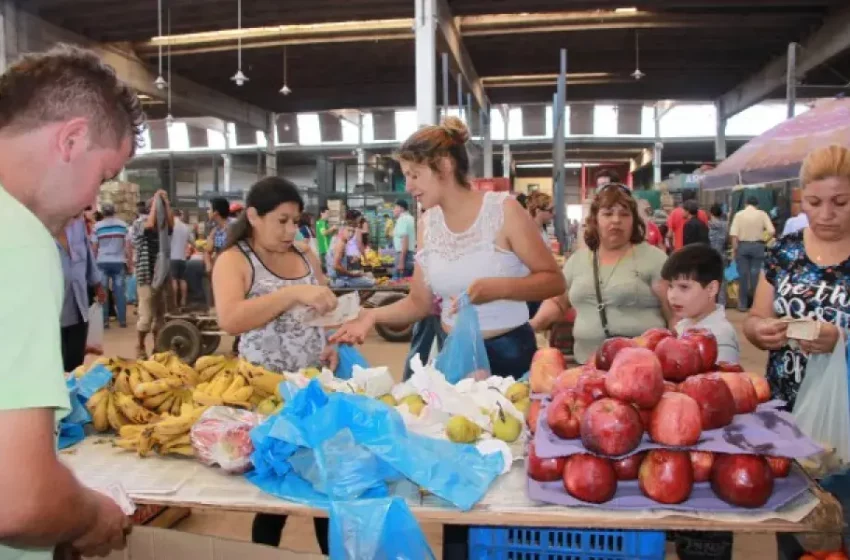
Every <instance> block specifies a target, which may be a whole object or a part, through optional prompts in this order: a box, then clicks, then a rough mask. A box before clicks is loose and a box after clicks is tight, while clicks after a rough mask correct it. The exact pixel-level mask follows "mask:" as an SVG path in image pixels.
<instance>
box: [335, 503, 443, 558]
mask: <svg viewBox="0 0 850 560" xmlns="http://www.w3.org/2000/svg"><path fill="white" fill-rule="evenodd" d="M330 511H331V522H330V531H329V537H330V539H329V540H330V543H329V544H330V557H331V558H334V559H335V560H337V559H340V560H341V559H346V560H348V559H351V560H363V559H372V558H381V559H383V558H392V559H394V560H395V559H399V560H429V559H433V558H434V554H433V553H432V552H431V548H430V547H429V546H428V541H427V540H426V539H425V535H424V534H423V533H422V529H420V528H419V524H418V523H417V522H416V518H415V517H413V514H412V513H411V512H410V508H408V507H407V504H406V503H405V502H404V500H402V499H401V498H380V499H374V500H358V501H353V502H333V503H332V504H331V510H330Z"/></svg>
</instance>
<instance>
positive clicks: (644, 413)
mask: <svg viewBox="0 0 850 560" xmlns="http://www.w3.org/2000/svg"><path fill="white" fill-rule="evenodd" d="M632 406H633V407H635V410H637V413H638V416H640V424H641V426H643V429H644V430H648V429H649V422H650V421H651V420H652V410H651V409H646V408H641V407H639V406H638V405H636V404H633V405H632Z"/></svg>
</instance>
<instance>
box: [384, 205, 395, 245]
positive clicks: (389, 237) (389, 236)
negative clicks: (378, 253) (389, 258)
mask: <svg viewBox="0 0 850 560" xmlns="http://www.w3.org/2000/svg"><path fill="white" fill-rule="evenodd" d="M383 219H384V247H386V248H387V249H392V248H393V231H394V230H395V222H393V219H392V218H390V215H389V214H384V215H383Z"/></svg>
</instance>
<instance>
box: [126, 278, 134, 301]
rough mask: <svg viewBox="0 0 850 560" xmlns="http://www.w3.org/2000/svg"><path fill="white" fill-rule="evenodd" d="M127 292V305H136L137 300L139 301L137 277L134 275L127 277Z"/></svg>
mask: <svg viewBox="0 0 850 560" xmlns="http://www.w3.org/2000/svg"><path fill="white" fill-rule="evenodd" d="M126 291H127V303H132V304H135V303H136V300H137V294H136V275H135V274H132V275H130V276H128V277H127V285H126Z"/></svg>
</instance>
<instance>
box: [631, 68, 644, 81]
mask: <svg viewBox="0 0 850 560" xmlns="http://www.w3.org/2000/svg"><path fill="white" fill-rule="evenodd" d="M644 76H646V74H644V73H643V72H641V71H640V68H635V71H634V72H632V78H634V79H635V80H640V79H641V78H643V77H644Z"/></svg>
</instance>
